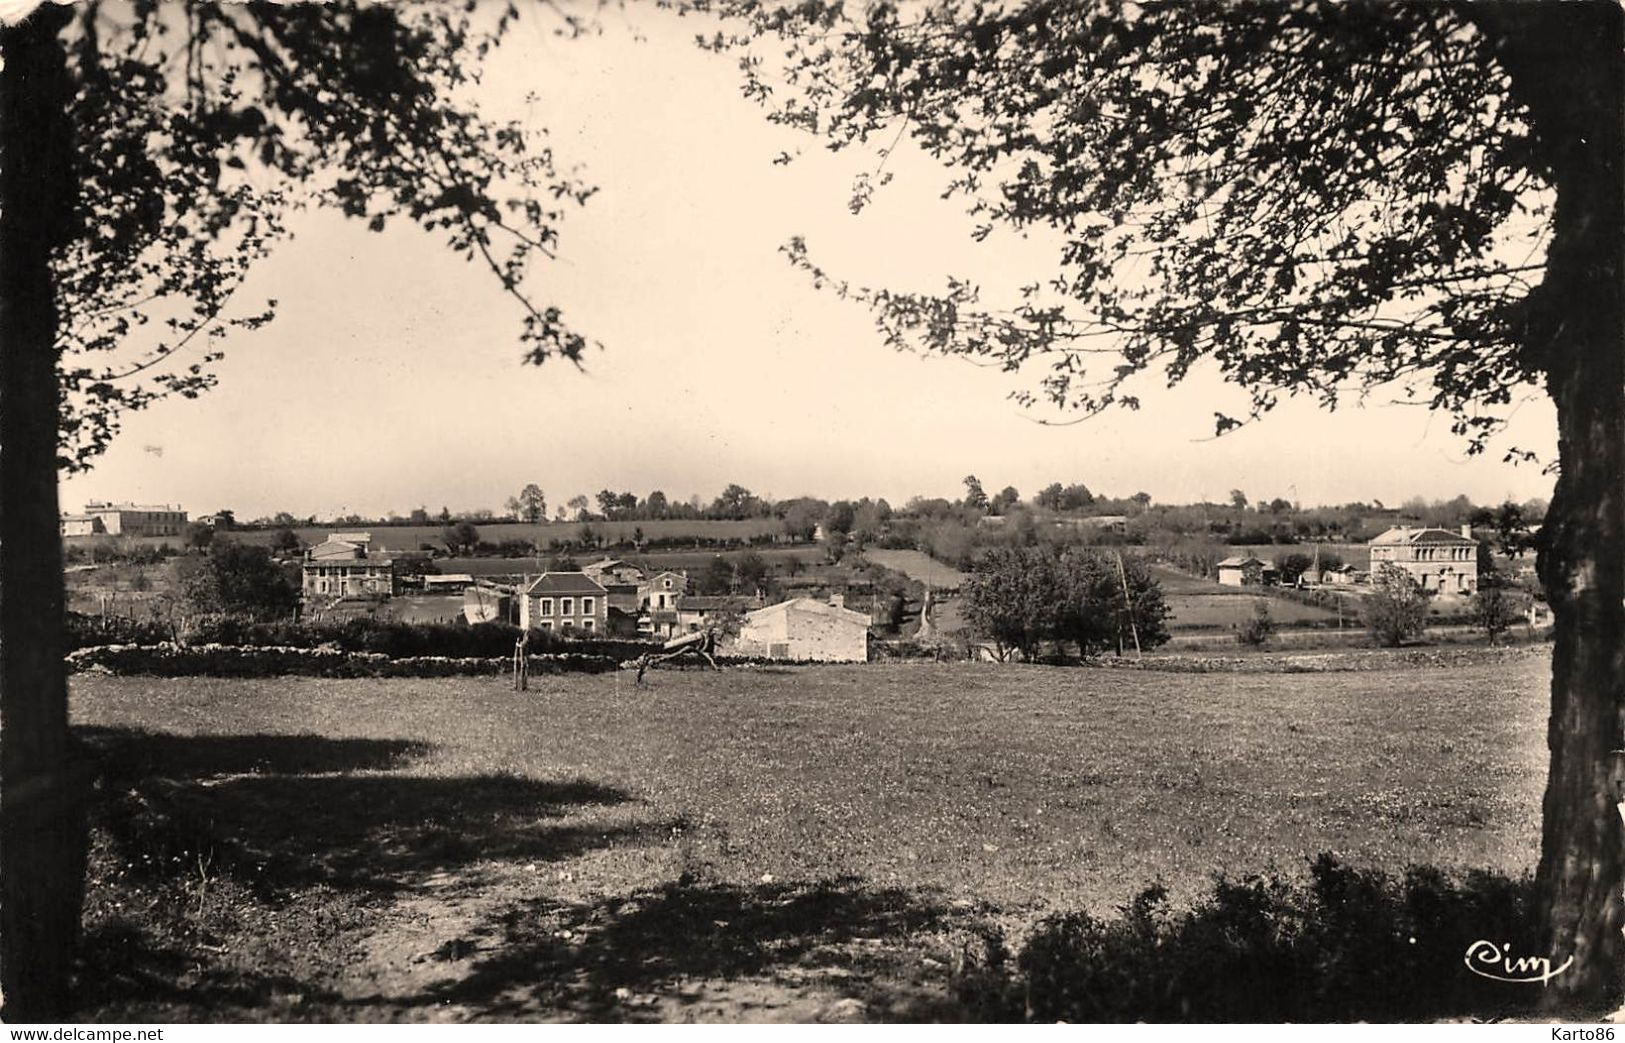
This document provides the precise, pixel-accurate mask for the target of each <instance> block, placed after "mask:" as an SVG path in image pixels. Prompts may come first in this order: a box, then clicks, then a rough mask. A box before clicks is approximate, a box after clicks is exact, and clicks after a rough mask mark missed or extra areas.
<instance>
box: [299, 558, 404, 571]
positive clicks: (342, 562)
mask: <svg viewBox="0 0 1625 1043" xmlns="http://www.w3.org/2000/svg"><path fill="white" fill-rule="evenodd" d="M393 564H395V559H394V558H306V559H305V561H304V566H305V568H307V569H313V568H314V569H354V568H366V567H368V566H370V565H376V566H378V567H379V568H383V567H384V566H386V565H393Z"/></svg>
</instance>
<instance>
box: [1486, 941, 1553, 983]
mask: <svg viewBox="0 0 1625 1043" xmlns="http://www.w3.org/2000/svg"><path fill="white" fill-rule="evenodd" d="M1465 962H1466V964H1467V969H1468V970H1470V971H1472V972H1473V973H1474V974H1476V975H1478V976H1479V977H1480V978H1489V979H1491V980H1492V981H1510V982H1517V983H1520V984H1522V983H1528V984H1533V983H1535V982H1539V983H1540V984H1542V985H1545V984H1546V983H1547V982H1549V981H1551V980H1552V979H1553V978H1555V977H1557V976H1558V975H1559V974H1562V973H1563V972H1564V971H1566V970H1568V969H1569V964H1571V963H1573V962H1574V957H1573V956H1570V957H1569V958H1568V959H1566V960H1564V961H1563V963H1562V965H1561V966H1559V967H1553V966H1552V961H1551V960H1549V959H1547V958H1546V957H1544V956H1514V955H1512V946H1511V944H1509V943H1505V942H1503V943H1502V944H1500V945H1496V944H1495V943H1494V942H1492V941H1488V940H1487V939H1483V938H1480V939H1479V940H1478V941H1476V942H1474V943H1473V944H1471V945H1469V946H1467V956H1466V959H1465Z"/></svg>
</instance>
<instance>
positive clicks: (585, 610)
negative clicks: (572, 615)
mask: <svg viewBox="0 0 1625 1043" xmlns="http://www.w3.org/2000/svg"><path fill="white" fill-rule="evenodd" d="M581 614H582V615H584V616H590V615H592V614H593V610H592V598H582V599H581Z"/></svg>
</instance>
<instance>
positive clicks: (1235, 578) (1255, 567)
mask: <svg viewBox="0 0 1625 1043" xmlns="http://www.w3.org/2000/svg"><path fill="white" fill-rule="evenodd" d="M1214 568H1215V571H1216V572H1217V573H1218V576H1219V582H1220V583H1222V584H1224V585H1225V586H1227V587H1257V586H1263V585H1264V584H1266V583H1269V582H1271V581H1272V580H1273V579H1274V574H1275V566H1274V565H1271V564H1270V563H1269V562H1267V561H1265V560H1264V559H1263V558H1259V557H1255V556H1254V555H1251V554H1248V555H1245V556H1243V555H1236V556H1235V557H1230V558H1226V559H1224V560H1223V561H1221V562H1219V564H1218V565H1216V566H1215V567H1214Z"/></svg>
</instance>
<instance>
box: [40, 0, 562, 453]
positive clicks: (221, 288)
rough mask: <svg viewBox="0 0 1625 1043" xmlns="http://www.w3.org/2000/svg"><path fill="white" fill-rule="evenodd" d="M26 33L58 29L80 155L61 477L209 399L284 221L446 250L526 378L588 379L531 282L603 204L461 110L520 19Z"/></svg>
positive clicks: (333, 7)
mask: <svg viewBox="0 0 1625 1043" xmlns="http://www.w3.org/2000/svg"><path fill="white" fill-rule="evenodd" d="M49 7H50V5H47V8H49ZM36 17H54V18H61V19H63V21H64V23H65V24H64V25H63V28H62V31H61V33H60V37H61V39H62V42H63V46H64V48H65V50H66V53H67V57H68V63H69V76H68V79H69V81H70V82H69V84H68V86H67V89H66V92H65V93H67V94H68V95H70V96H69V97H67V98H65V99H64V105H65V107H66V109H67V112H68V114H69V118H70V119H71V121H72V124H73V129H74V136H75V143H76V146H77V147H76V148H75V150H74V155H73V157H72V159H71V162H72V164H73V169H74V172H75V175H76V177H77V179H78V182H79V187H78V191H77V192H76V193H74V194H73V196H72V198H71V199H68V200H65V203H64V206H63V207H62V220H61V222H60V223H59V226H58V229H57V234H56V236H55V237H54V238H55V247H56V249H55V255H54V260H55V269H56V273H55V283H56V286H57V306H58V309H59V313H60V316H61V321H60V323H59V329H60V335H59V341H58V348H59V351H60V353H61V365H60V374H61V383H62V388H63V396H64V410H63V420H62V459H61V465H62V466H63V467H64V468H66V469H68V470H82V469H85V468H88V467H89V466H90V465H91V462H92V461H93V459H94V457H95V456H96V455H97V454H99V453H100V452H101V451H102V450H104V449H105V448H106V447H107V445H108V443H109V442H110V441H111V439H112V437H113V436H114V434H115V433H116V431H117V429H118V422H119V417H120V415H121V414H123V413H124V412H126V411H128V410H133V409H140V408H142V407H143V406H145V405H148V404H149V403H151V402H152V401H154V400H156V399H159V398H162V397H165V396H168V395H175V394H179V395H183V396H187V397H194V396H196V395H198V394H200V393H201V392H203V391H204V390H206V389H207V388H208V387H210V386H212V384H213V383H214V377H213V375H212V373H211V370H210V366H211V364H212V363H213V362H215V361H217V360H218V359H219V358H220V345H221V344H222V343H223V340H224V338H226V337H227V335H228V334H230V333H231V332H232V331H233V330H234V329H235V330H243V329H253V328H256V327H258V326H260V325H263V324H264V323H265V322H267V321H269V320H270V319H271V318H272V316H273V314H274V309H275V306H276V302H275V301H267V302H263V303H262V304H259V305H254V306H251V307H249V308H247V309H246V310H245V309H240V308H235V307H233V295H234V294H235V293H236V292H237V290H238V289H239V288H240V287H241V285H242V283H243V279H244V277H245V276H246V274H247V272H248V270H249V269H250V268H251V266H252V265H253V263H254V262H255V261H257V260H259V259H261V258H262V257H264V256H265V255H266V253H267V252H268V251H269V250H270V249H271V247H272V246H273V245H274V244H275V243H276V242H277V241H278V240H279V239H282V238H283V237H285V236H286V235H287V233H288V229H287V225H286V223H285V218H286V216H287V215H288V212H289V211H290V210H293V209H298V208H303V207H308V206H325V207H332V208H336V209H338V210H339V211H341V212H342V213H344V214H346V215H348V216H351V217H355V218H358V219H361V220H364V221H365V222H366V223H367V225H368V227H369V228H371V229H373V230H375V231H380V230H382V229H383V228H384V227H385V226H386V225H388V224H389V223H390V222H391V221H394V220H407V221H411V222H413V223H415V224H417V225H419V226H420V227H422V228H424V229H426V230H428V231H430V232H432V233H436V234H438V235H440V236H443V237H444V239H445V241H446V244H447V245H448V246H449V247H451V248H452V249H453V250H454V251H456V252H457V253H459V254H460V255H462V256H463V257H465V258H468V259H470V260H473V261H475V262H477V263H479V264H481V265H483V266H485V267H486V268H488V269H489V270H490V272H491V273H492V275H493V276H494V277H495V278H496V279H497V281H498V283H499V284H500V286H501V287H502V289H503V290H504V291H505V292H507V293H508V294H509V295H510V296H512V297H513V299H514V300H515V301H516V302H517V304H518V307H519V312H520V315H521V328H520V331H519V338H520V342H521V344H522V345H523V347H524V351H525V358H526V360H527V361H529V362H534V363H539V362H542V361H543V360H545V359H548V358H551V357H554V356H562V357H564V358H567V359H570V360H573V361H579V359H580V358H581V356H582V354H583V352H584V351H585V349H586V346H587V341H586V340H585V338H583V337H582V336H581V335H580V334H579V333H576V332H575V331H573V330H572V329H571V328H570V327H569V326H568V325H567V324H566V323H565V321H564V318H563V316H562V315H561V313H560V312H559V310H558V309H557V308H555V307H552V306H549V305H547V304H545V303H544V302H542V301H540V300H539V299H538V298H537V297H536V295H535V293H534V291H533V290H532V288H531V287H530V286H529V285H528V283H527V281H526V280H527V275H528V274H529V271H530V267H531V262H532V261H533V260H534V259H535V258H536V257H537V256H538V255H539V256H541V257H543V258H552V257H553V256H554V255H555V251H556V248H557V246H558V236H559V232H558V226H559V223H560V221H561V220H562V219H563V216H564V207H565V206H566V205H567V204H572V203H575V204H578V203H582V202H585V201H586V199H587V198H588V197H589V196H590V195H591V194H592V191H593V190H592V189H591V188H590V187H588V186H586V185H584V184H582V183H581V182H580V181H578V180H576V179H575V178H574V177H572V176H570V175H569V174H567V173H562V172H560V171H559V170H558V169H557V167H556V165H555V163H554V158H553V154H552V152H551V150H550V149H549V148H547V147H546V145H545V144H544V143H542V142H541V140H540V134H539V133H538V132H536V131H534V130H527V129H526V128H525V127H524V126H522V125H520V124H518V123H513V122H507V123H498V122H493V121H490V120H487V119H484V118H482V117H481V116H480V114H479V113H478V111H477V110H476V109H475V108H474V106H473V103H472V102H471V100H470V92H471V89H472V88H473V87H474V86H475V85H476V84H477V83H478V80H479V67H480V63H481V60H482V59H483V58H484V57H485V56H486V55H487V54H488V53H489V52H490V50H491V49H492V48H494V47H496V46H497V45H498V43H499V42H500V41H501V39H502V37H503V36H504V35H505V33H506V32H507V30H508V29H509V27H510V26H511V25H512V24H513V23H514V21H515V19H517V18H518V17H519V14H518V11H517V9H516V8H514V7H512V6H508V7H506V8H503V9H501V10H500V12H491V13H486V11H485V10H483V9H477V8H476V5H475V4H473V3H467V4H463V5H450V4H436V5H420V6H418V5H407V4H400V5H361V4H358V3H354V2H346V0H339V2H335V3H322V4H295V5H282V4H274V3H263V2H254V3H247V4H239V3H198V4H187V5H184V6H182V5H178V4H163V3H160V2H158V0H131V2H112V0H91V2H88V3H85V4H83V5H81V6H80V7H78V8H77V9H75V10H74V11H72V12H71V13H68V12H66V11H49V10H48V11H46V12H42V13H41V14H39V15H36ZM562 27H563V28H564V29H565V30H566V31H568V30H569V29H570V28H572V26H571V25H570V23H568V22H565V23H562Z"/></svg>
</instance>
